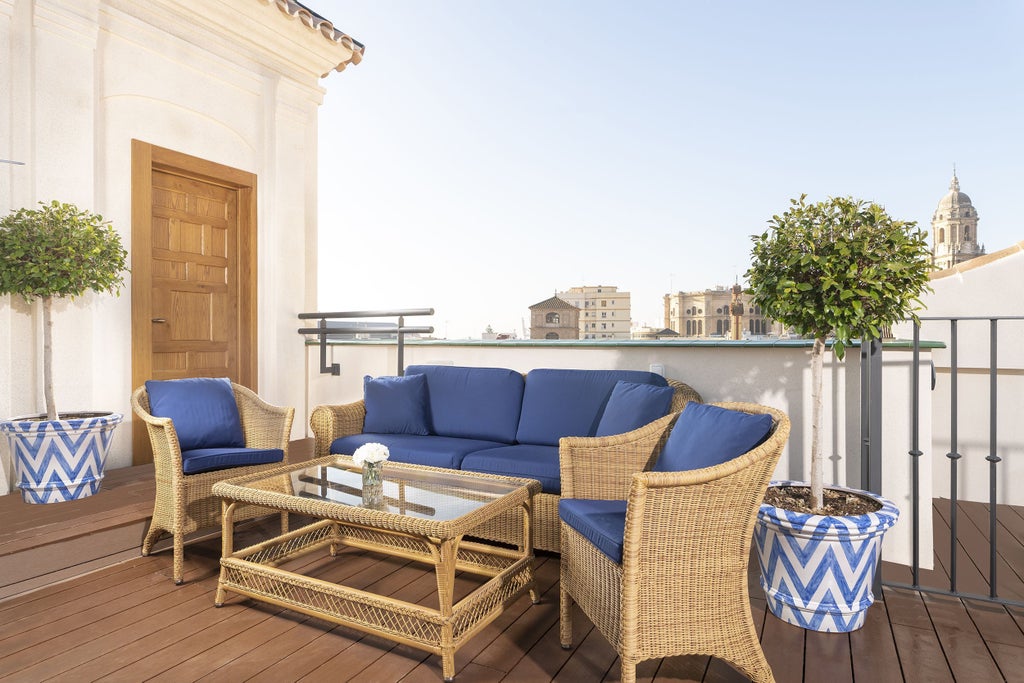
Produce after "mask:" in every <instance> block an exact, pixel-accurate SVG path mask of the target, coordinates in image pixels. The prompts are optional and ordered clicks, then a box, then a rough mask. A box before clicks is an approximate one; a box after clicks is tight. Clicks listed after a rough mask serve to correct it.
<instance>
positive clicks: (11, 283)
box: [0, 201, 128, 301]
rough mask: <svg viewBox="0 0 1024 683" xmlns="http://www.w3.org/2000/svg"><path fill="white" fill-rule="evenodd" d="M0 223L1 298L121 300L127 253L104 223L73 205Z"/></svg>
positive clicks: (22, 212)
mask: <svg viewBox="0 0 1024 683" xmlns="http://www.w3.org/2000/svg"><path fill="white" fill-rule="evenodd" d="M39 204H40V208H38V209H17V210H16V211H12V212H11V213H9V214H8V215H6V216H4V217H3V218H0V294H19V295H21V296H23V297H24V298H25V299H26V300H28V301H31V300H33V299H35V298H36V297H44V298H45V297H56V298H62V297H70V298H74V297H77V296H80V295H82V294H84V293H85V292H86V291H89V290H91V291H94V292H109V293H111V294H118V293H119V290H120V288H121V286H123V285H124V273H125V272H126V265H127V258H128V252H127V251H125V249H124V247H123V246H122V245H121V236H120V235H119V234H118V233H117V231H116V230H114V228H113V227H111V226H110V224H109V223H106V222H104V220H103V217H102V216H99V215H97V214H94V213H91V212H89V211H83V210H81V209H79V208H78V207H76V206H74V205H73V204H63V203H60V202H57V201H54V202H51V203H49V204H46V203H44V202H40V203H39Z"/></svg>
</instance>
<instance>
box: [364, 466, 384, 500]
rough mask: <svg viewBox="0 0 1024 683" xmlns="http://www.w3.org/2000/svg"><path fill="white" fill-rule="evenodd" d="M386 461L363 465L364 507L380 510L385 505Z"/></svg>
mask: <svg viewBox="0 0 1024 683" xmlns="http://www.w3.org/2000/svg"><path fill="white" fill-rule="evenodd" d="M383 476H384V461H383V460H382V461H380V462H364V463H363V507H366V508H373V509H375V510H376V509H380V508H381V507H382V506H383V504H384V482H383Z"/></svg>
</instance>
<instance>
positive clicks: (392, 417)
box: [363, 375, 430, 436]
mask: <svg viewBox="0 0 1024 683" xmlns="http://www.w3.org/2000/svg"><path fill="white" fill-rule="evenodd" d="M363 398H364V401H365V404H366V419H365V420H364V421H363V431H364V432H373V433H375V434H419V435H421V436H425V435H427V434H430V424H429V421H428V419H427V379H426V377H424V376H423V375H406V376H405V377H377V378H373V377H370V376H369V375H366V376H365V377H364V378H363Z"/></svg>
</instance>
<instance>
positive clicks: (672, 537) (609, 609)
mask: <svg viewBox="0 0 1024 683" xmlns="http://www.w3.org/2000/svg"><path fill="white" fill-rule="evenodd" d="M717 405H719V406H721V407H723V408H729V409H732V410H737V411H741V412H745V413H750V414H764V413H767V414H769V415H771V416H772V422H773V425H772V431H771V433H770V435H769V437H768V438H767V440H766V441H765V442H764V443H762V444H761V445H759V446H757V447H755V448H754V449H753V450H750V451H748V452H747V453H745V454H743V455H741V456H740V457H738V458H735V459H733V460H729V461H727V462H725V463H723V464H721V465H716V466H712V467H705V468H702V469H696V470H690V471H682V472H651V471H641V470H645V469H647V468H649V467H650V466H651V464H652V463H651V460H652V459H649V454H645V453H643V452H638V453H635V454H630V453H628V452H621V451H619V452H612V451H608V452H603V453H602V452H601V451H599V450H595V449H578V448H576V445H577V444H575V443H574V441H575V440H573V439H565V440H563V444H562V449H561V472H562V474H561V476H562V496H563V498H578V499H588V500H599V501H615V500H619V501H622V500H625V501H627V504H626V517H625V530H624V535H623V536H622V562H621V564H619V563H616V562H614V561H613V560H611V559H610V558H609V557H608V555H606V554H605V553H603V552H602V551H600V550H598V549H597V548H596V547H595V545H594V544H593V543H591V541H589V540H588V539H587V538H585V537H584V536H583V535H582V534H581V533H579V532H578V531H577V530H576V529H574V528H573V527H572V526H570V525H569V524H567V523H566V522H565V521H562V522H561V531H562V557H561V585H560V619H561V627H560V630H561V634H560V635H561V642H562V647H564V648H569V647H571V646H572V611H571V606H572V602H573V601H575V602H576V603H577V604H578V605H579V606H580V608H581V609H582V610H583V612H584V613H585V614H586V615H587V616H588V617H590V619H591V620H592V621H593V623H594V625H595V626H596V627H597V628H598V630H599V631H600V632H601V633H602V635H604V637H605V638H607V639H608V641H609V642H610V643H611V644H612V645H613V646H614V647H615V650H616V652H618V654H619V656H620V658H621V665H622V673H621V678H622V681H623V682H624V683H632V682H633V681H635V680H636V666H637V664H638V663H639V662H642V661H644V660H648V659H656V658H661V657H669V656H676V655H688V654H699V655H711V656H715V657H718V658H719V659H722V660H724V661H726V662H728V663H730V664H732V665H733V666H734V667H736V668H737V669H738V670H739V671H741V672H742V673H743V674H745V675H746V676H748V677H750V678H751V679H752V680H755V681H774V677H773V675H772V671H771V668H770V667H769V666H768V662H767V660H766V659H765V656H764V652H763V651H762V650H761V646H760V644H759V643H758V639H757V632H756V630H755V628H754V622H753V618H752V616H751V613H750V597H749V594H748V588H747V581H748V577H747V565H748V563H749V557H750V545H751V542H752V535H753V531H754V522H755V518H756V515H757V510H758V508H759V506H760V503H761V501H762V500H763V498H764V493H765V490H766V489H767V487H768V483H769V481H770V479H771V476H772V473H773V472H774V470H775V466H776V463H777V462H778V460H779V456H780V454H781V452H782V447H783V445H784V444H785V442H786V439H787V438H788V435H789V429H790V423H789V419H788V418H787V417H786V415H785V414H783V413H781V412H779V411H777V410H774V409H772V408H767V407H764V406H759V405H755V404H750V403H722V404H717ZM675 418H676V416H675V415H673V416H670V418H666V419H670V420H671V419H675ZM565 442H568V443H565Z"/></svg>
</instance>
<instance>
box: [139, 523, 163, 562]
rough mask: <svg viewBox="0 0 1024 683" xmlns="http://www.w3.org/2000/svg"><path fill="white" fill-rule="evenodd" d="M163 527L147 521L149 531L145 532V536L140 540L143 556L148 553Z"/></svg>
mask: <svg viewBox="0 0 1024 683" xmlns="http://www.w3.org/2000/svg"><path fill="white" fill-rule="evenodd" d="M164 531H165V530H164V529H162V528H161V527H160V526H158V525H157V523H156V522H150V523H149V531H147V532H146V538H144V539H143V540H142V555H143V557H145V556H146V555H149V551H151V550H152V549H153V544H154V543H156V541H157V539H158V538H160V535H161V534H162V533H164Z"/></svg>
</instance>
